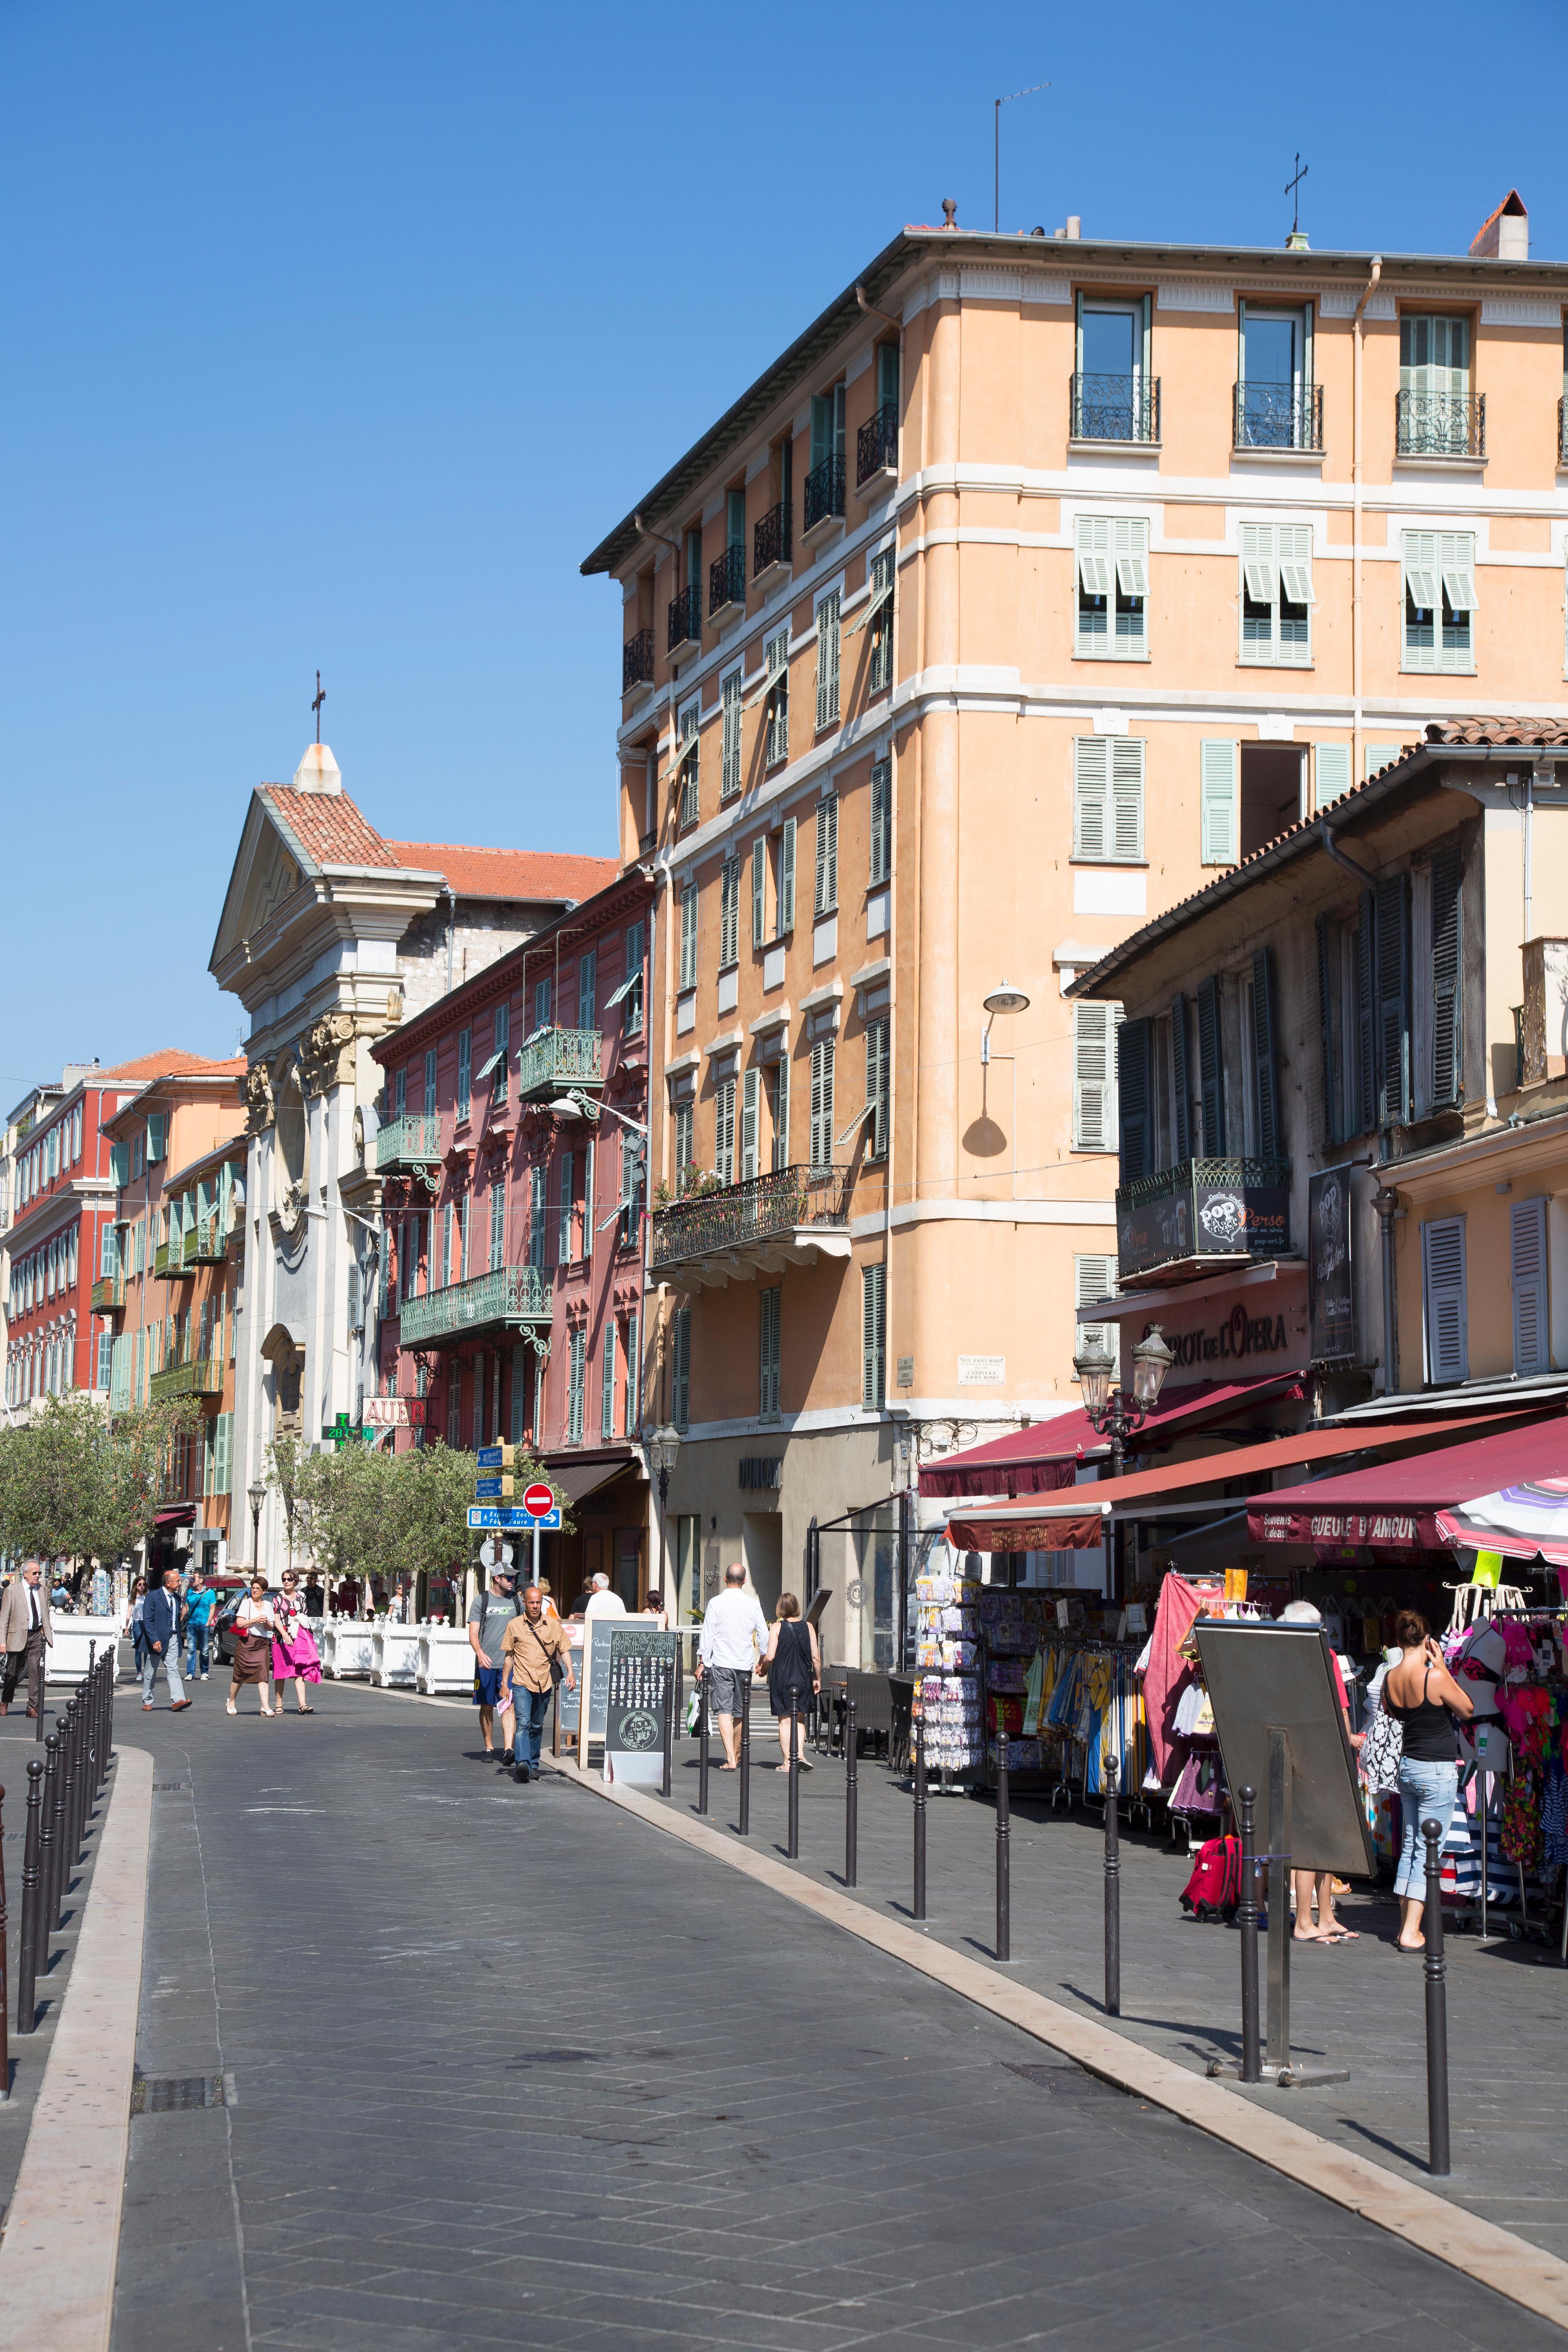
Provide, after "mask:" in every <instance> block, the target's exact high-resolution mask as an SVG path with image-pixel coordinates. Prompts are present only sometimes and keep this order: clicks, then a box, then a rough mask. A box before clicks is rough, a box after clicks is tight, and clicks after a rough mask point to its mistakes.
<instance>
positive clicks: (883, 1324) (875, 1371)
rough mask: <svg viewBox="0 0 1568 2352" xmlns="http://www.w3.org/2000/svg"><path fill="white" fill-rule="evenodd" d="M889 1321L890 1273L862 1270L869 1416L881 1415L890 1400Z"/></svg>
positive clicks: (863, 1373)
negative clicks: (887, 1380) (887, 1382)
mask: <svg viewBox="0 0 1568 2352" xmlns="http://www.w3.org/2000/svg"><path fill="white" fill-rule="evenodd" d="M887 1319H888V1269H887V1267H886V1266H885V1265H865V1266H862V1267H861V1269H860V1402H861V1404H862V1405H863V1407H864V1408H865V1410H866V1411H867V1412H881V1410H882V1406H883V1403H884V1402H885V1398H886V1388H885V1364H886V1346H887Z"/></svg>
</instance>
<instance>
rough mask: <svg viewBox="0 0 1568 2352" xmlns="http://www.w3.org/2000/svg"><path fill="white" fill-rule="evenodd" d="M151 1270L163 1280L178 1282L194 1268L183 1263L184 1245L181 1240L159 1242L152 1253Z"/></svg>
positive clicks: (191, 1272)
mask: <svg viewBox="0 0 1568 2352" xmlns="http://www.w3.org/2000/svg"><path fill="white" fill-rule="evenodd" d="M153 1273H154V1274H155V1275H161V1276H162V1277H163V1280H164V1281H165V1282H179V1281H181V1280H182V1279H183V1278H184V1276H186V1275H187V1274H194V1273H195V1267H194V1266H189V1265H186V1264H185V1258H184V1244H183V1243H181V1242H160V1243H159V1244H158V1246H157V1248H156V1249H155V1250H154V1251H153Z"/></svg>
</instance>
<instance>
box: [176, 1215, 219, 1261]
mask: <svg viewBox="0 0 1568 2352" xmlns="http://www.w3.org/2000/svg"><path fill="white" fill-rule="evenodd" d="M227 1256H228V1234H227V1231H226V1228H225V1225H224V1222H223V1219H222V1218H221V1217H216V1216H215V1217H198V1218H197V1220H196V1222H195V1225H194V1226H193V1227H192V1229H191V1231H190V1232H189V1233H188V1234H186V1235H185V1269H186V1271H187V1273H188V1272H189V1271H190V1270H191V1268H192V1267H193V1266H198V1265H223V1263H224V1261H225V1260H226V1257H227Z"/></svg>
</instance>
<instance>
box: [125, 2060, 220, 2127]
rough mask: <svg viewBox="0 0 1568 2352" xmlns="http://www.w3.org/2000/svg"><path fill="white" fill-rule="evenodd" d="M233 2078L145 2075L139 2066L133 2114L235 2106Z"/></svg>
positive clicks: (135, 2083) (184, 2111) (211, 2075)
mask: <svg viewBox="0 0 1568 2352" xmlns="http://www.w3.org/2000/svg"><path fill="white" fill-rule="evenodd" d="M235 2104H236V2102H235V2097H234V2085H233V2083H232V2081H231V2080H230V2079H229V2078H228V2077H227V2076H226V2075H223V2074H142V2070H141V2068H140V2067H138V2068H137V2070H136V2074H135V2077H134V2080H133V2081H132V2086H131V2112H132V2115H133V2116H167V2115H178V2114H184V2113H187V2112H188V2111H189V2110H190V2109H191V2108H193V2107H232V2106H233V2105H235Z"/></svg>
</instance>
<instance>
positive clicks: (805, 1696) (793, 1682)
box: [760, 1592, 822, 1772]
mask: <svg viewBox="0 0 1568 2352" xmlns="http://www.w3.org/2000/svg"><path fill="white" fill-rule="evenodd" d="M760 1663H761V1665H762V1666H763V1668H765V1670H766V1673H767V1677H768V1702H769V1704H770V1706H772V1708H773V1713H774V1715H775V1716H776V1717H777V1718H778V1727H779V1749H780V1753H781V1754H782V1756H783V1758H784V1764H785V1765H786V1766H787V1765H788V1763H789V1717H790V1705H791V1701H792V1699H793V1701H794V1704H795V1706H796V1707H798V1709H799V1710H800V1727H801V1728H800V1769H801V1770H802V1771H803V1772H809V1771H810V1769H811V1766H810V1765H809V1764H808V1763H807V1762H806V1759H805V1711H806V1709H807V1707H808V1706H810V1705H811V1698H812V1694H813V1692H814V1691H816V1690H818V1689H820V1687H821V1684H822V1660H821V1658H820V1656H819V1654H818V1653H817V1647H816V1626H815V1625H811V1624H808V1623H806V1622H805V1620H804V1619H803V1618H802V1616H801V1613H800V1603H799V1601H797V1600H796V1599H795V1595H794V1593H793V1592H781V1593H780V1595H779V1613H778V1615H777V1617H776V1618H775V1619H774V1621H773V1628H772V1630H771V1632H770V1633H769V1634H768V1646H767V1648H766V1649H765V1650H764V1651H763V1655H762V1659H761V1662H760Z"/></svg>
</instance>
